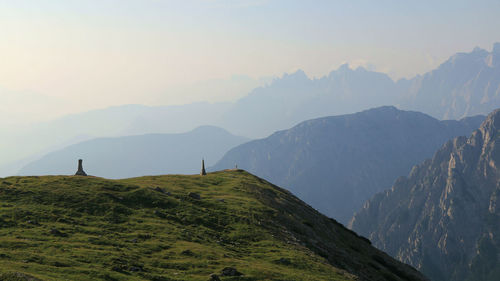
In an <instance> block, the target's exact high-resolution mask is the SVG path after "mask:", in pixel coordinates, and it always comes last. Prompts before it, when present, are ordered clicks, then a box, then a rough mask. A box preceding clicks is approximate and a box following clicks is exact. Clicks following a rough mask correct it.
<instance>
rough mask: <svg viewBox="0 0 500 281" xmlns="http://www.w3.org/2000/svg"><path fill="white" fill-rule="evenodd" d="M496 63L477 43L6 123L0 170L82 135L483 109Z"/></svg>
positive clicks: (499, 103)
mask: <svg viewBox="0 0 500 281" xmlns="http://www.w3.org/2000/svg"><path fill="white" fill-rule="evenodd" d="M499 61H500V44H495V46H494V48H493V50H492V51H491V52H488V51H486V50H482V49H478V48H476V49H475V50H474V51H472V52H470V53H459V54H456V55H454V56H452V57H451V58H450V59H449V60H447V61H446V62H444V63H443V64H442V65H441V66H439V67H438V68H437V69H436V70H433V71H431V72H429V73H426V74H424V75H422V76H417V77H415V78H412V79H409V80H406V79H403V80H399V81H397V82H395V81H393V80H392V79H391V78H390V77H389V76H388V75H387V74H384V73H379V72H375V71H369V70H366V69H364V68H362V67H358V68H356V69H351V68H350V67H349V66H348V65H346V64H344V65H342V66H341V67H339V68H338V69H337V70H334V71H332V72H330V73H329V74H328V75H325V76H323V77H320V78H309V77H308V76H307V75H306V74H305V73H304V72H303V71H301V70H299V71H297V72H295V73H292V74H285V75H283V76H282V77H280V78H276V79H274V80H272V81H271V82H270V83H269V84H267V85H266V86H263V87H258V88H256V89H254V90H252V91H250V93H249V94H248V95H247V96H245V97H243V98H240V99H239V100H237V101H235V102H225V103H194V104H188V105H179V106H142V105H125V106H117V107H112V108H107V109H102V110H94V111H90V112H86V113H80V114H74V115H70V116H66V117H63V118H59V119H56V120H54V121H51V122H44V123H40V124H34V125H32V126H23V127H22V128H10V129H8V130H3V131H1V132H0V153H1V154H2V158H1V159H0V175H6V174H9V173H7V171H12V170H14V169H13V168H12V165H14V164H15V162H19V161H20V160H22V159H25V158H30V159H31V158H33V157H39V156H40V155H43V154H46V153H48V152H51V151H54V150H57V149H60V148H62V147H63V144H68V142H70V141H71V140H73V139H75V138H78V137H80V136H82V135H84V136H91V137H117V136H126V135H136V134H148V133H179V132H185V131H187V130H191V129H193V128H196V127H198V126H202V125H214V126H218V127H222V128H224V129H227V130H229V131H230V132H232V133H234V134H237V135H241V136H245V137H249V138H262V137H266V136H269V135H270V134H272V133H273V132H275V131H277V130H283V129H287V128H290V127H291V126H294V125H295V124H297V123H299V122H302V121H304V120H308V119H312V118H318V117H323V116H331V115H339V114H347V113H352V112H357V111H361V110H365V109H367V108H373V107H377V106H383V105H396V106H398V107H399V108H401V109H405V110H417V111H420V112H423V113H426V114H429V115H431V116H433V117H435V118H437V119H460V118H463V117H466V116H473V115H477V114H487V113H489V112H490V111H491V110H492V109H493V108H497V107H500V98H499V93H500V75H499V72H500V68H499V67H500V66H499ZM73 143H75V142H73ZM12 148H22V149H12ZM2 167H3V168H2Z"/></svg>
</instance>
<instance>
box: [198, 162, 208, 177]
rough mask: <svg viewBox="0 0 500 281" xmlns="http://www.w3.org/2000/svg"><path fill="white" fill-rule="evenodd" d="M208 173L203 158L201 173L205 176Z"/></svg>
mask: <svg viewBox="0 0 500 281" xmlns="http://www.w3.org/2000/svg"><path fill="white" fill-rule="evenodd" d="M206 174H207V171H205V160H204V159H201V173H200V175H202V176H205V175H206Z"/></svg>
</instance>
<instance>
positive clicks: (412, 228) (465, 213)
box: [350, 110, 500, 281]
mask: <svg viewBox="0 0 500 281" xmlns="http://www.w3.org/2000/svg"><path fill="white" fill-rule="evenodd" d="M499 167H500V110H496V111H494V112H493V113H491V114H490V115H489V116H488V117H487V119H486V120H485V121H484V122H483V124H482V125H481V127H480V128H479V129H478V130H476V131H475V132H474V133H473V134H472V136H471V137H469V138H466V137H457V138H455V139H453V140H452V141H449V142H448V143H446V144H445V145H444V146H443V147H442V148H441V149H440V150H439V151H438V152H437V153H436V154H435V155H434V157H433V158H432V159H429V160H426V161H424V162H423V163H422V164H420V165H418V166H415V167H414V168H413V169H412V171H411V173H410V174H409V176H408V177H407V178H400V179H399V180H398V181H397V182H396V183H395V184H394V186H393V187H392V189H390V190H388V191H385V192H383V193H379V194H377V195H375V196H374V197H373V198H372V199H371V200H369V201H368V202H366V203H365V205H364V208H363V209H362V210H361V211H360V212H359V213H358V214H356V215H355V217H354V218H353V220H352V221H351V223H350V226H351V228H352V229H353V230H354V231H356V232H358V233H360V234H361V235H364V236H366V237H368V238H369V239H370V240H371V241H372V243H373V244H374V245H375V246H377V247H378V248H380V249H381V250H384V251H386V252H388V253H389V254H391V255H393V256H394V257H396V258H398V259H399V260H401V261H403V262H406V263H409V264H411V265H413V266H415V267H416V268H417V269H419V270H420V271H422V272H423V273H424V274H426V275H427V276H428V277H430V278H431V280H434V281H445V280H446V281H464V280H471V281H472V280H474V281H493V280H500V255H499V254H500V208H499V207H498V195H499V194H500V170H499Z"/></svg>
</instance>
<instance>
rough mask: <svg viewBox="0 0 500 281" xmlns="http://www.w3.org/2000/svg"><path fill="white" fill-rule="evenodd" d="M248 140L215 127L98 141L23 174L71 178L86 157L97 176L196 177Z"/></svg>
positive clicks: (37, 164) (28, 168) (52, 155)
mask: <svg viewBox="0 0 500 281" xmlns="http://www.w3.org/2000/svg"><path fill="white" fill-rule="evenodd" d="M245 141H248V139H247V138H244V137H237V136H234V135H231V134H230V133H229V132H227V131H225V130H223V129H220V128H217V127H212V126H203V127H199V128H197V129H195V130H193V131H191V132H188V133H183V134H147V135H136V136H125V137H116V138H98V139H92V140H89V141H84V142H81V143H77V144H74V145H70V146H68V147H66V148H64V149H61V150H58V151H55V152H52V153H49V154H47V155H45V156H43V157H42V158H41V159H39V160H37V161H34V162H31V163H30V164H28V165H26V166H25V167H24V168H22V169H21V171H20V172H19V174H21V175H71V174H74V172H75V171H76V163H77V162H76V161H77V159H79V158H83V159H84V160H85V161H84V165H85V171H86V172H87V173H88V174H91V175H94V176H101V177H106V178H126V177H135V176H142V175H158V174H177V173H178V174H195V173H199V171H200V167H201V166H200V163H201V159H202V157H204V158H205V161H206V162H207V163H215V162H216V161H217V160H219V159H220V158H221V157H222V155H224V153H225V152H226V151H227V150H229V149H230V148H232V147H234V146H236V145H238V144H241V143H243V142H245Z"/></svg>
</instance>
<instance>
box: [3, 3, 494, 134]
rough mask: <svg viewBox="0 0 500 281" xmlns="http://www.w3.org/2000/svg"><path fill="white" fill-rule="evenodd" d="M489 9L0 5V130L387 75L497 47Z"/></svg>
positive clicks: (320, 5)
mask: <svg viewBox="0 0 500 281" xmlns="http://www.w3.org/2000/svg"><path fill="white" fill-rule="evenodd" d="M499 14H500V1H498V0H494V1H489V0H484V1H481V0H480V1H461V0H454V1H449V0H441V1H427V0H423V1H386V0H380V1H372V0H366V1H347V0H342V1H341V0H329V1H322V0H315V1H305V0H304V1H295V0H182V1H180V0H179V1H169V0H15V1H11V0H0V27H1V28H0V120H1V121H0V126H13V125H15V124H17V122H33V121H41V120H48V119H51V118H55V117H57V116H61V115H63V114H68V113H72V112H81V111H86V110H91V109H97V108H104V107H108V106H114V105H121V104H145V105H170V104H186V103H191V102H198V101H209V102H218V101H233V100H235V99H237V98H239V97H242V96H244V95H245V94H246V93H248V92H249V91H250V90H251V89H252V88H254V87H257V86H259V85H264V84H265V83H266V82H267V81H269V79H270V78H272V77H276V76H281V75H282V74H283V73H287V72H288V73H290V72H294V71H295V70H297V69H302V70H304V71H305V72H306V73H307V75H309V77H311V78H312V77H321V76H323V75H326V74H328V73H329V72H330V71H332V70H334V69H337V68H338V67H339V66H340V65H341V64H343V63H349V64H350V65H351V67H357V66H364V67H366V68H368V69H370V70H375V71H380V72H384V73H387V74H389V75H390V76H391V78H393V79H399V78H403V77H407V78H409V77H412V76H414V75H416V74H422V73H425V72H427V71H429V70H432V69H433V68H436V67H437V66H438V65H439V64H440V63H442V62H444V61H445V60H446V59H447V58H448V57H449V56H451V55H453V54H455V53H457V52H469V51H471V50H472V49H473V48H474V47H476V46H478V47H481V48H484V49H487V50H491V47H492V45H493V43H494V42H500V17H499V16H498V15H499Z"/></svg>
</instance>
